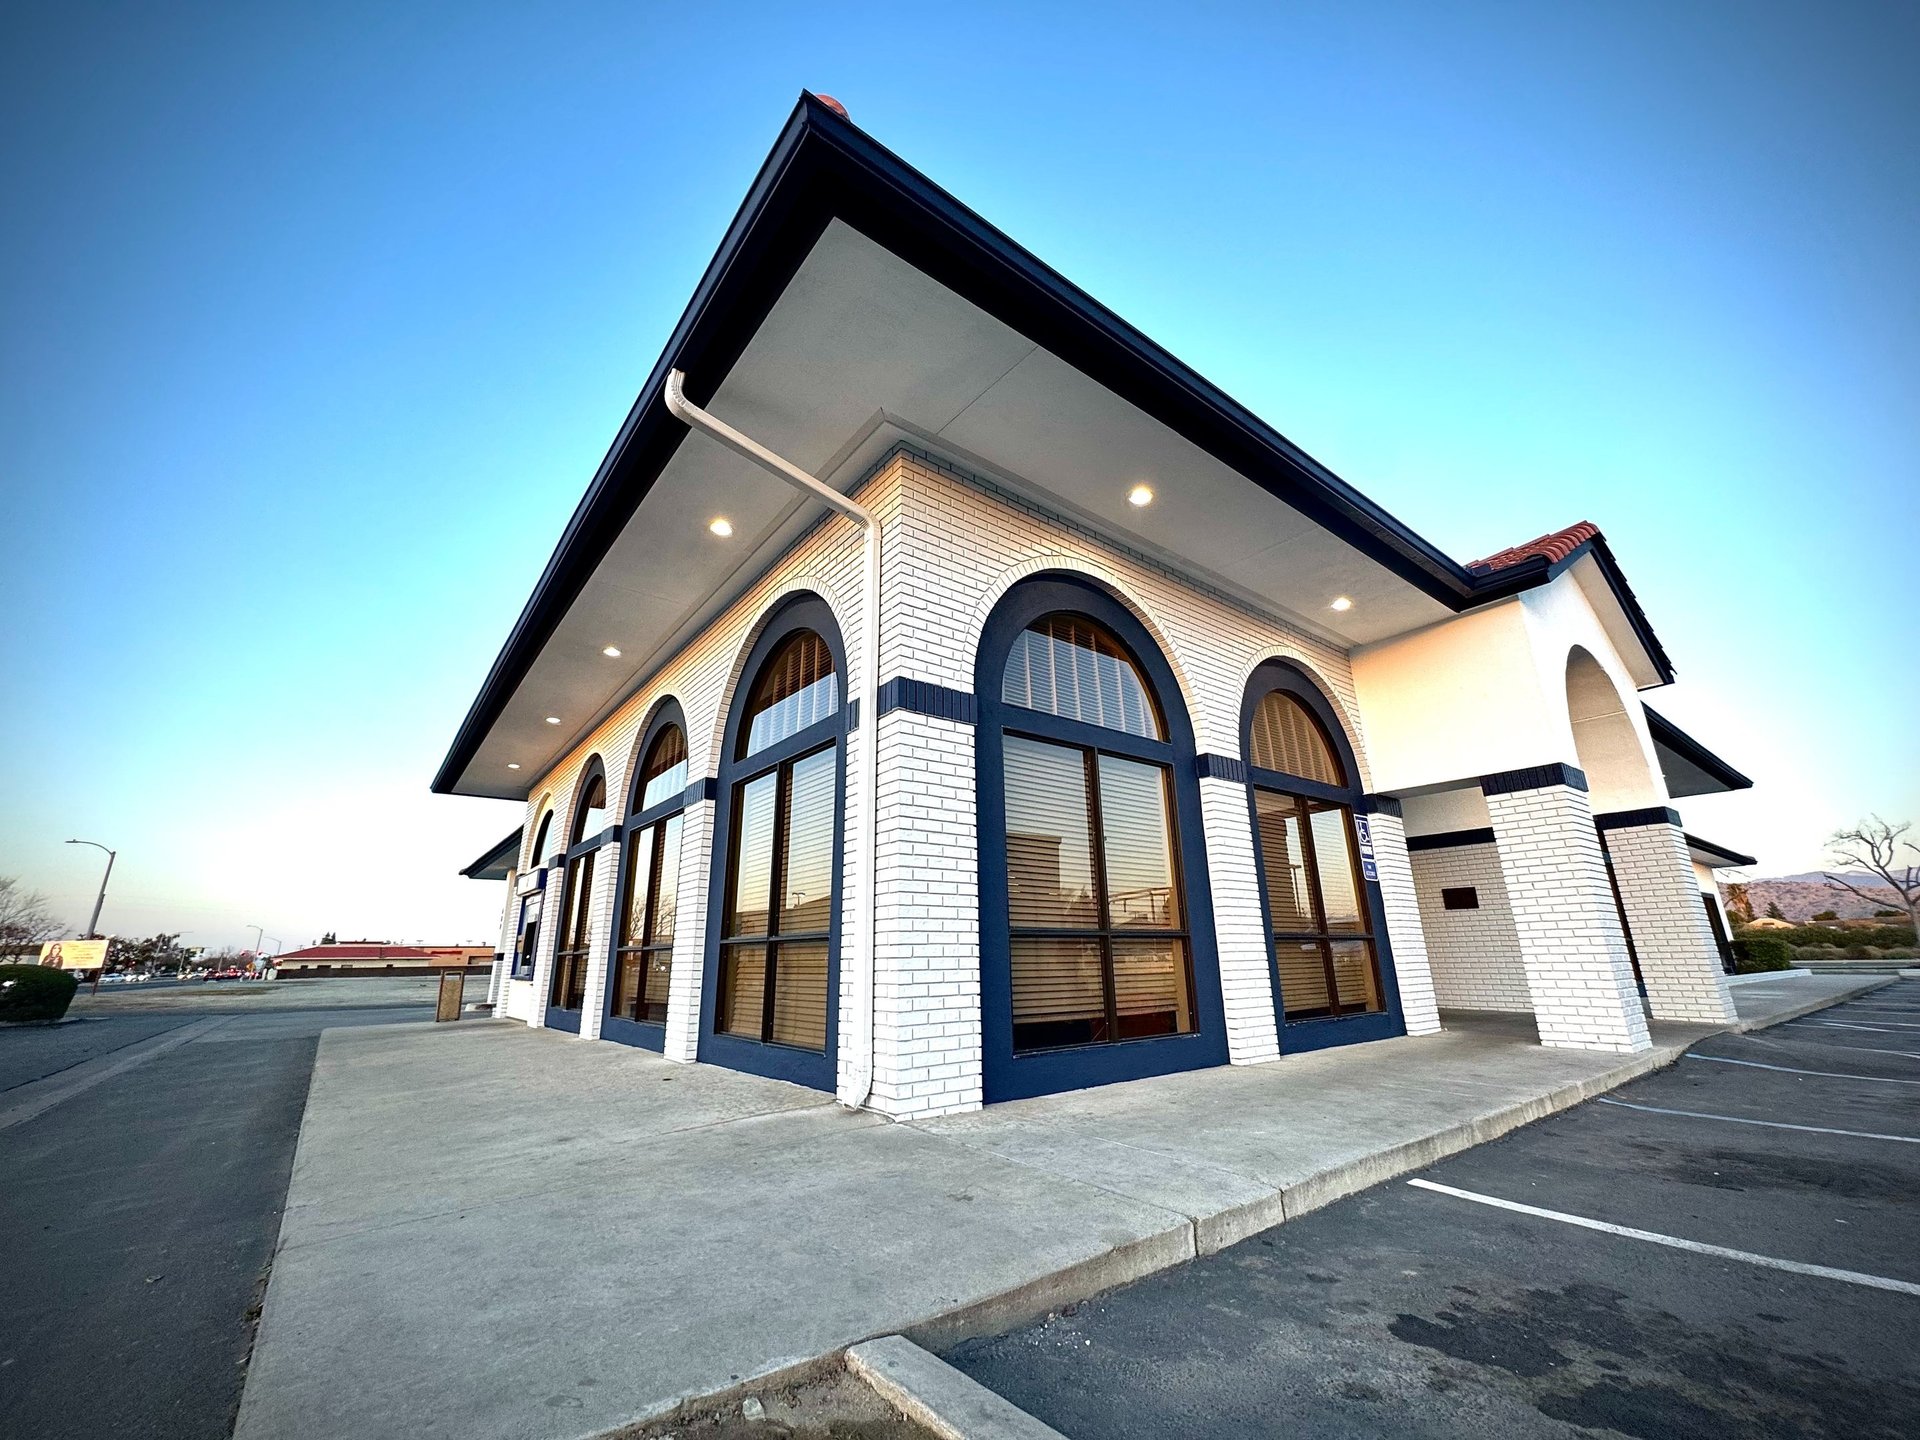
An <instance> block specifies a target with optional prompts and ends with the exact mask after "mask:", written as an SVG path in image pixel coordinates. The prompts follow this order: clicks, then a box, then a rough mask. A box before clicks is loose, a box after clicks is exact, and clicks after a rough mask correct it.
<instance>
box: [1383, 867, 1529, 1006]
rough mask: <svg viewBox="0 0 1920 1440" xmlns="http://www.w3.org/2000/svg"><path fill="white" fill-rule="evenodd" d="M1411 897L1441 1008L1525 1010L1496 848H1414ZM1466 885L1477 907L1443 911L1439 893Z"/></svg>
mask: <svg viewBox="0 0 1920 1440" xmlns="http://www.w3.org/2000/svg"><path fill="white" fill-rule="evenodd" d="M1412 860H1413V888H1414V895H1415V897H1416V898H1417V899H1418V901H1419V907H1420V923H1421V927H1422V929H1423V930H1424V931H1425V934H1426V937H1427V957H1428V960H1429V961H1430V963H1431V964H1432V966H1433V987H1434V992H1435V996H1436V998H1437V1000H1438V1003H1439V1004H1440V1005H1441V1006H1442V1007H1443V1008H1445V1009H1448V1010H1531V1009H1533V998H1532V996H1531V995H1530V994H1529V993H1528V991H1527V966H1526V962H1525V960H1523V959H1522V958H1521V955H1520V935H1519V932H1518V931H1516V930H1515V929H1514V925H1513V907H1512V905H1511V904H1510V903H1509V902H1508V900H1507V882H1506V880H1505V878H1504V877H1503V876H1502V875H1501V873H1500V851H1499V849H1498V847H1496V846H1494V845H1492V844H1485V845H1448V846H1446V847H1444V848H1442V849H1438V850H1415V851H1414V852H1413V855H1412ZM1461 886H1472V887H1473V889H1474V891H1475V892H1476V894H1477V895H1478V897H1479V900H1480V908H1479V909H1477V910H1449V909H1447V908H1446V906H1445V904H1444V903H1443V902H1442V900H1441V896H1440V892H1441V891H1442V890H1449V889H1454V888H1456V887H1461Z"/></svg>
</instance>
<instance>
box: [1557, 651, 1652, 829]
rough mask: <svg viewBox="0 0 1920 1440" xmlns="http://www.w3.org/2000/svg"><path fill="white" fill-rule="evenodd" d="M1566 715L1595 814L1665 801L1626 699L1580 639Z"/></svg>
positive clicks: (1570, 662) (1572, 657) (1571, 664)
mask: <svg viewBox="0 0 1920 1440" xmlns="http://www.w3.org/2000/svg"><path fill="white" fill-rule="evenodd" d="M1567 718H1568V720H1569V721H1571V722H1572V725H1573V747H1574V752H1575V754H1576V755H1577V756H1578V760H1579V765H1580V769H1581V770H1582V771H1583V772H1584V773H1585V774H1586V777H1587V796H1588V800H1589V801H1590V802H1591V804H1592V806H1593V811H1594V813H1595V814H1596V815H1604V814H1606V813H1608V812H1609V811H1614V810H1637V809H1641V808H1644V807H1646V806H1649V805H1663V804H1665V803H1666V801H1665V800H1664V798H1663V797H1662V795H1661V792H1660V790H1659V787H1657V786H1656V785H1655V784H1654V780H1653V769H1652V767H1651V766H1650V765H1649V764H1648V763H1647V754H1646V751H1645V750H1644V749H1643V748H1642V747H1641V744H1640V737H1639V735H1638V734H1637V733H1635V731H1634V728H1633V721H1632V720H1630V719H1629V718H1628V717H1627V702H1626V701H1625V700H1624V699H1622V698H1621V695H1620V691H1619V690H1618V689H1617V688H1616V687H1615V686H1614V683H1613V681H1612V680H1611V679H1610V678H1608V676H1607V672H1606V671H1605V670H1604V669H1602V668H1601V666H1600V662H1599V661H1598V660H1596V659H1594V658H1593V656H1592V655H1591V654H1590V653H1589V652H1587V651H1586V650H1584V649H1582V648H1581V647H1580V646H1578V645H1576V646H1574V648H1573V649H1572V651H1571V652H1569V654H1568V655H1567Z"/></svg>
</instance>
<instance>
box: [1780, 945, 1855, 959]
mask: <svg viewBox="0 0 1920 1440" xmlns="http://www.w3.org/2000/svg"><path fill="white" fill-rule="evenodd" d="M1793 958H1794V959H1795V960H1796V961H1800V960H1844V959H1846V952H1845V951H1844V950H1842V949H1841V948H1840V947H1839V946H1838V945H1795V946H1794V947H1793Z"/></svg>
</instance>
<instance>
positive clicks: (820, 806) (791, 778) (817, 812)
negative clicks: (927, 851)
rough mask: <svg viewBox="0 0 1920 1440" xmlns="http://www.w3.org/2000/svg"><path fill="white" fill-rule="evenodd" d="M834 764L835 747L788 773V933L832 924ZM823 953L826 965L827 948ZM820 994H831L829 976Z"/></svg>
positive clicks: (784, 890)
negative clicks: (826, 987)
mask: <svg viewBox="0 0 1920 1440" xmlns="http://www.w3.org/2000/svg"><path fill="white" fill-rule="evenodd" d="M835 768H836V767H835V755H834V752H833V751H831V750H816V751H814V753H813V754H811V755H809V756H807V757H806V758H805V759H803V760H796V761H795V762H794V763H793V765H792V767H791V768H790V769H788V771H787V823H786V853H785V855H784V856H783V857H782V863H781V867H780V926H779V928H780V933H782V934H784V935H791V934H794V933H796V932H804V931H808V930H817V931H825V930H826V928H827V920H828V914H827V912H828V910H829V909H830V908H831V905H832V900H833V799H834V797H833V778H834V770H835ZM820 953H821V957H822V959H821V964H822V965H823V966H824V965H825V963H826V961H825V956H826V947H825V946H822V947H821V951H820ZM825 974H826V971H825V970H824V969H823V970H822V971H821V975H822V976H823V977H824V976H825ZM821 993H822V995H824V994H825V993H826V990H825V982H824V979H823V981H822V986H821ZM776 1014H777V1007H776Z"/></svg>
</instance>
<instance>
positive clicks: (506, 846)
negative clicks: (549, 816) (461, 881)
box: [460, 826, 526, 880]
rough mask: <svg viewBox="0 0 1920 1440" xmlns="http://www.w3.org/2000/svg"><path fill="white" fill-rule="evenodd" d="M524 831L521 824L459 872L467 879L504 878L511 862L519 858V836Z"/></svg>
mask: <svg viewBox="0 0 1920 1440" xmlns="http://www.w3.org/2000/svg"><path fill="white" fill-rule="evenodd" d="M525 833H526V827H525V826H521V827H520V828H519V829H517V830H515V831H514V832H513V833H512V834H511V835H509V836H507V837H506V838H505V839H503V840H502V841H500V843H499V844H497V845H495V846H494V847H493V848H492V849H491V850H489V851H487V853H486V854H484V855H482V856H481V857H480V858H479V859H478V860H476V861H474V862H473V863H472V864H471V865H467V866H463V867H462V868H461V871H460V873H461V874H462V875H464V876H466V877H467V878H468V879H469V880H504V879H506V878H507V875H508V874H509V873H510V872H511V871H512V869H513V862H514V861H516V860H518V859H519V858H520V837H521V836H522V835H524V834H525Z"/></svg>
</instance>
